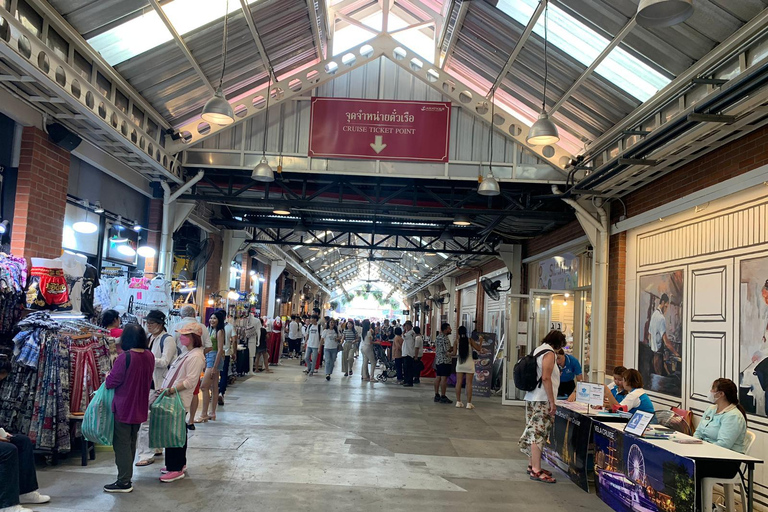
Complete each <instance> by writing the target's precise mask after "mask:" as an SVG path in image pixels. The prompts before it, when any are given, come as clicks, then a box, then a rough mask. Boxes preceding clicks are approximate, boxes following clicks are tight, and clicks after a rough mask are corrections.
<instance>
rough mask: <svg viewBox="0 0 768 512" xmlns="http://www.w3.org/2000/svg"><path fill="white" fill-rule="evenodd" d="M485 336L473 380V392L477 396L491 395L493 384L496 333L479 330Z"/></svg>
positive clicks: (480, 334)
mask: <svg viewBox="0 0 768 512" xmlns="http://www.w3.org/2000/svg"><path fill="white" fill-rule="evenodd" d="M477 334H478V335H479V336H482V337H483V352H482V353H481V354H478V356H479V357H478V359H477V361H475V378H474V380H473V381H472V393H473V394H474V395H475V396H485V397H489V396H491V384H492V383H493V358H494V355H495V354H496V334H495V333H492V332H479V333H477Z"/></svg>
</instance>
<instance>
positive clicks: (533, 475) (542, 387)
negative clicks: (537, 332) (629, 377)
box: [513, 331, 565, 484]
mask: <svg viewBox="0 0 768 512" xmlns="http://www.w3.org/2000/svg"><path fill="white" fill-rule="evenodd" d="M564 346H565V335H564V334H563V333H562V332H560V331H550V333H549V334H547V336H546V337H545V338H544V340H543V341H542V342H541V345H539V346H538V347H537V348H536V350H534V351H533V353H531V354H529V355H527V356H525V357H522V358H521V359H520V360H519V361H518V362H517V363H516V364H515V367H514V369H513V377H514V380H515V387H517V388H518V389H520V390H522V391H526V394H525V430H524V431H523V435H522V436H521V437H520V441H519V443H518V445H519V446H520V451H522V452H523V453H524V454H526V455H528V476H529V477H530V479H531V480H535V481H537V482H542V483H546V484H554V483H556V480H555V479H554V478H552V473H551V472H549V471H547V470H546V469H542V467H541V453H542V451H543V450H544V446H545V445H546V444H547V438H548V437H549V433H550V432H551V431H552V426H553V425H554V421H555V411H556V410H557V405H556V403H555V398H556V397H557V388H558V387H559V386H560V370H559V369H558V367H557V364H556V355H555V353H556V352H557V351H558V350H559V349H561V348H563V347H564Z"/></svg>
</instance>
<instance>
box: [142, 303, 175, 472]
mask: <svg viewBox="0 0 768 512" xmlns="http://www.w3.org/2000/svg"><path fill="white" fill-rule="evenodd" d="M145 320H146V322H147V331H148V332H149V350H150V351H151V352H152V354H153V355H154V356H155V371H154V373H153V374H152V389H160V388H161V387H162V385H163V380H164V379H165V376H166V374H167V373H168V367H169V366H171V363H172V362H173V360H174V359H176V355H177V354H178V349H177V348H176V340H174V339H173V336H171V335H170V334H168V333H167V332H165V314H164V313H163V312H162V311H159V310H157V309H153V310H152V311H150V312H149V313H147V316H146V317H145ZM150 396H152V393H150ZM136 451H137V452H138V457H139V462H137V463H136V465H137V466H139V467H142V466H149V465H150V464H153V463H154V462H155V456H156V455H162V454H163V451H162V450H160V449H158V450H155V449H153V448H150V447H149V421H145V422H144V423H142V424H141V427H140V428H139V438H138V440H137V449H136Z"/></svg>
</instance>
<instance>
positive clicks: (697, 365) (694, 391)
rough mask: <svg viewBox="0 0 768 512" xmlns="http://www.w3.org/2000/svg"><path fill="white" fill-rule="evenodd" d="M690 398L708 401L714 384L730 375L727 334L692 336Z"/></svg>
mask: <svg viewBox="0 0 768 512" xmlns="http://www.w3.org/2000/svg"><path fill="white" fill-rule="evenodd" d="M690 346H691V350H690V351H689V352H690V358H689V359H690V370H689V372H688V374H689V376H690V378H691V381H690V384H689V387H690V398H691V399H694V400H700V401H706V400H707V396H708V395H709V390H710V389H711V388H712V382H714V381H715V379H719V378H720V377H722V376H723V375H727V374H728V370H727V368H726V351H727V350H728V348H727V346H726V334H725V333H724V332H692V333H691V336H690Z"/></svg>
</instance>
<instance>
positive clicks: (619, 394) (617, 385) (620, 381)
mask: <svg viewBox="0 0 768 512" xmlns="http://www.w3.org/2000/svg"><path fill="white" fill-rule="evenodd" d="M626 371H627V369H626V368H624V367H623V366H617V367H615V368H614V369H613V382H611V383H610V384H608V391H610V392H611V394H612V395H613V398H615V399H616V400H619V401H621V399H622V398H624V397H625V396H626V394H627V390H626V389H624V372H626Z"/></svg>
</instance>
